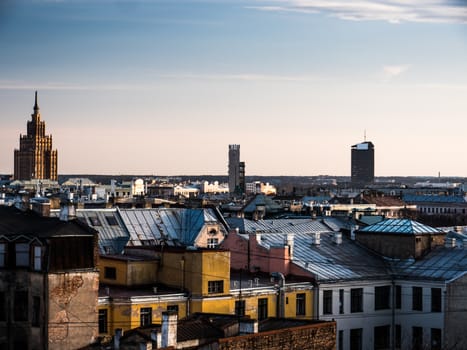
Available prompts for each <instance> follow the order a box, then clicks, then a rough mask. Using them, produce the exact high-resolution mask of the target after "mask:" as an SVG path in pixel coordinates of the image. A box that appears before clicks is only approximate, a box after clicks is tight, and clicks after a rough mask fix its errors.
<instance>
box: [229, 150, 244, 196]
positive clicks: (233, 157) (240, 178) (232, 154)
mask: <svg viewBox="0 0 467 350" xmlns="http://www.w3.org/2000/svg"><path fill="white" fill-rule="evenodd" d="M229 192H230V193H244V192H245V162H240V145H229Z"/></svg>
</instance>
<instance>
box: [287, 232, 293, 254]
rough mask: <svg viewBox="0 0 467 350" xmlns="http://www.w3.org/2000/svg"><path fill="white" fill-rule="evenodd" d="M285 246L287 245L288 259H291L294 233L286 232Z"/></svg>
mask: <svg viewBox="0 0 467 350" xmlns="http://www.w3.org/2000/svg"><path fill="white" fill-rule="evenodd" d="M286 239H287V246H288V247H289V256H290V259H291V260H292V259H293V245H294V241H293V240H294V234H293V233H288V234H287V238H286Z"/></svg>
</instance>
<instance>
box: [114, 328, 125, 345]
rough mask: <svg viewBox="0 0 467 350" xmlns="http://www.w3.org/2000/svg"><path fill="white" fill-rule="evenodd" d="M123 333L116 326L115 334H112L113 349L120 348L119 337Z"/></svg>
mask: <svg viewBox="0 0 467 350" xmlns="http://www.w3.org/2000/svg"><path fill="white" fill-rule="evenodd" d="M122 335H123V330H122V329H121V328H116V329H115V335H114V349H115V350H120V338H121V337H122Z"/></svg>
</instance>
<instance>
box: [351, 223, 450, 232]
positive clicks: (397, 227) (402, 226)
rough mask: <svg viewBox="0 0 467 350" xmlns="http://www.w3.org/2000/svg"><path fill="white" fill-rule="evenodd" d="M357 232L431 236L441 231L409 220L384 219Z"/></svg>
mask: <svg viewBox="0 0 467 350" xmlns="http://www.w3.org/2000/svg"><path fill="white" fill-rule="evenodd" d="M359 232H372V233H393V234H407V235H415V234H431V233H442V231H440V230H438V229H436V228H434V227H431V226H427V225H424V224H421V223H419V222H417V221H413V220H409V219H386V220H383V221H381V222H378V223H376V224H373V225H370V226H367V227H364V228H362V229H361V230H359Z"/></svg>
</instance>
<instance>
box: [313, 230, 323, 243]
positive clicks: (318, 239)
mask: <svg viewBox="0 0 467 350" xmlns="http://www.w3.org/2000/svg"><path fill="white" fill-rule="evenodd" d="M311 238H312V241H311V244H313V245H320V244H321V233H320V232H313V234H312V236H311Z"/></svg>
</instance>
